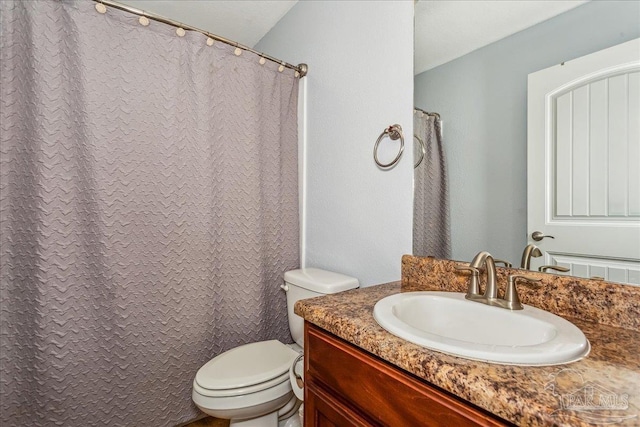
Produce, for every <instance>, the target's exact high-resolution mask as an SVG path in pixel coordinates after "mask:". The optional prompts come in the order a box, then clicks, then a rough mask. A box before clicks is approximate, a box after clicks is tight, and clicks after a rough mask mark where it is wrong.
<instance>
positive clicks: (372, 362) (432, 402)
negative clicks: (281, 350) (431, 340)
mask: <svg viewBox="0 0 640 427" xmlns="http://www.w3.org/2000/svg"><path fill="white" fill-rule="evenodd" d="M304 343H305V354H304V355H305V388H307V392H306V394H305V412H307V411H308V412H309V416H308V417H307V414H306V413H305V427H315V426H320V425H327V426H332V425H335V426H389V427H421V426H456V427H463V426H469V427H471V426H505V425H509V424H508V423H505V422H503V420H500V419H497V418H495V417H493V416H492V415H490V414H488V413H486V412H484V411H482V410H481V409H479V408H476V407H474V406H472V405H471V404H469V403H467V402H464V401H462V400H461V399H458V398H456V397H454V396H452V395H450V394H448V393H446V392H444V391H443V390H440V389H438V388H436V387H434V386H431V385H429V384H428V383H426V382H424V381H421V380H419V379H417V378H415V377H413V376H411V375H409V374H408V373H407V372H405V371H402V370H401V369H399V368H397V367H395V366H393V365H390V364H389V363H387V362H385V361H383V360H381V359H378V358H376V357H374V356H372V355H371V354H370V353H367V352H365V351H363V350H362V349H359V348H357V347H355V346H354V345H352V344H349V343H347V342H345V341H343V340H342V339H340V338H338V337H336V336H335V335H331V334H330V333H328V332H326V331H324V330H322V329H320V328H318V327H317V326H314V325H312V324H309V323H308V322H306V323H305V341H304ZM306 396H309V397H306ZM307 399H309V400H311V401H312V402H311V405H310V406H311V409H309V406H307V405H308V403H309V401H308V400H307ZM319 420H322V423H321V422H320V421H319ZM331 423H333V424H331Z"/></svg>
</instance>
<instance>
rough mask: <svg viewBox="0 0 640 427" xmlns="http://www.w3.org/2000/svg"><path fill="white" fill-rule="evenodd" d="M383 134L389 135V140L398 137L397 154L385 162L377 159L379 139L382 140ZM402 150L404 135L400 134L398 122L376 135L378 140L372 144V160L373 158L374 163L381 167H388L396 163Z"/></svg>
mask: <svg viewBox="0 0 640 427" xmlns="http://www.w3.org/2000/svg"><path fill="white" fill-rule="evenodd" d="M385 136H389V138H391V140H393V141H396V140H398V139H400V151H398V155H396V158H395V159H393V160H391V162H389V163H387V164H384V163H381V162H380V160H378V147H379V146H380V141H382V139H383V138H384V137H385ZM403 151H404V135H403V134H402V126H400V125H398V124H395V125H391V126H389V127H388V128H386V129H385V130H384V131H382V133H381V134H380V136H379V137H378V140H377V141H376V145H374V146H373V160H375V162H376V164H377V165H378V166H380V167H381V168H390V167H392V166H395V164H396V163H398V161H399V160H400V157H401V156H402V152H403Z"/></svg>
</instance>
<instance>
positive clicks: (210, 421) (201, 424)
mask: <svg viewBox="0 0 640 427" xmlns="http://www.w3.org/2000/svg"><path fill="white" fill-rule="evenodd" d="M228 426H229V420H220V419H218V418H213V417H206V418H201V419H199V420H198V421H194V422H192V423H189V424H185V425H183V426H182V427H228Z"/></svg>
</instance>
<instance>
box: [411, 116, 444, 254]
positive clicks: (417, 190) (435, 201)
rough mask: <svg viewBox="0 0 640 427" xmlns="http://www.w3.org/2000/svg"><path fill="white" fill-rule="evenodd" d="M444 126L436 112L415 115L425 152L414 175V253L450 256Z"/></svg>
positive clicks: (415, 128) (415, 125) (416, 130)
mask: <svg viewBox="0 0 640 427" xmlns="http://www.w3.org/2000/svg"><path fill="white" fill-rule="evenodd" d="M441 126H442V123H441V122H440V120H439V119H438V118H437V116H435V115H427V114H424V113H422V112H421V111H415V113H414V115H413V130H414V132H415V135H416V136H417V137H418V138H420V139H421V140H422V141H423V142H424V145H425V151H426V153H425V155H424V158H423V160H422V162H421V163H420V165H419V166H418V167H416V168H415V169H414V174H413V188H414V190H413V254H414V255H420V256H434V257H437V258H449V257H450V256H451V228H450V225H449V188H448V183H447V169H446V161H445V156H444V147H443V146H442V127H441ZM413 143H414V149H415V148H416V146H417V145H418V144H419V143H418V141H417V140H416V139H415V138H414V140H413ZM415 151H416V152H417V150H415Z"/></svg>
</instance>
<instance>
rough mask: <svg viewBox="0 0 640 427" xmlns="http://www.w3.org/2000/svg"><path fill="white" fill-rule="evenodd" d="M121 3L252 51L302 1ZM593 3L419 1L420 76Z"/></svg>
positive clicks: (132, 0) (574, 0)
mask: <svg viewBox="0 0 640 427" xmlns="http://www.w3.org/2000/svg"><path fill="white" fill-rule="evenodd" d="M120 1H121V2H122V3H124V4H128V5H130V6H133V7H135V8H138V9H141V10H144V11H147V12H153V13H155V14H158V15H161V16H164V17H167V18H171V19H173V20H175V21H179V22H182V23H184V24H188V25H191V26H194V27H197V28H201V29H203V30H206V31H209V32H211V33H213V34H217V35H219V36H222V37H226V38H228V39H230V40H233V41H237V42H239V43H241V44H244V45H246V46H249V47H254V46H255V45H256V44H257V43H258V42H259V41H260V39H262V37H264V35H265V34H267V33H268V32H269V30H270V29H271V28H273V27H274V26H275V25H276V24H277V23H278V21H280V19H281V18H282V17H283V16H284V15H286V14H287V12H289V10H290V9H291V8H292V7H293V6H295V4H296V3H297V2H298V0H275V1H273V0H242V1H239V0H235V1H234V0H120ZM334 1H335V0H334ZM342 1H346V0H342ZM587 1H588V0H553V1H551V0H547V1H540V0H456V1H454V0H416V3H415V64H414V72H415V74H419V73H421V72H423V71H426V70H429V69H431V68H434V67H437V66H438V65H441V64H444V63H446V62H449V61H451V60H453V59H456V58H459V57H460V56H463V55H465V54H467V53H469V52H472V51H474V50H476V49H479V48H481V47H483V46H486V45H488V44H491V43H493V42H495V41H497V40H500V39H502V38H504V37H507V36H510V35H511V34H514V33H517V32H518V31H522V30H524V29H525V28H528V27H531V26H533V25H535V24H537V23H540V22H542V21H544V20H547V19H549V18H552V17H554V16H556V15H559V14H561V13H563V12H566V11H567V10H569V9H572V8H574V7H576V6H579V5H581V4H583V3H586V2H587ZM365 7H366V6H365ZM265 53H267V54H268V53H269V52H265ZM283 60H286V58H283Z"/></svg>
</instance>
